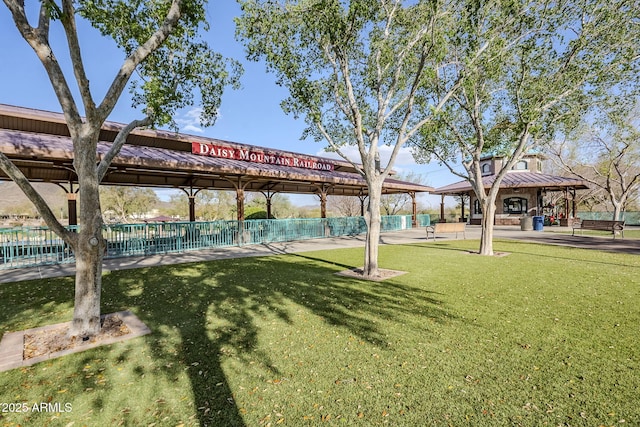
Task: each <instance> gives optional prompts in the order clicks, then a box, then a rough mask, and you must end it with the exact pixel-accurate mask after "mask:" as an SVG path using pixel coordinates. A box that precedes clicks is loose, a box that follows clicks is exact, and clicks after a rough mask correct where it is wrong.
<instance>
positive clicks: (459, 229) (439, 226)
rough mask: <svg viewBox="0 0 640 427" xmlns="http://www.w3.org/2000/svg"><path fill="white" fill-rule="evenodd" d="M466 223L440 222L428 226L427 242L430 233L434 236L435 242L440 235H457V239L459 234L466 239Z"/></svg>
mask: <svg viewBox="0 0 640 427" xmlns="http://www.w3.org/2000/svg"><path fill="white" fill-rule="evenodd" d="M466 226H467V224H466V223H464V222H438V223H435V224H433V225H428V226H427V240H429V233H431V234H433V240H436V234H438V233H456V239H457V238H458V233H462V236H463V237H464V238H465V239H466V238H467V236H466V234H465V227H466Z"/></svg>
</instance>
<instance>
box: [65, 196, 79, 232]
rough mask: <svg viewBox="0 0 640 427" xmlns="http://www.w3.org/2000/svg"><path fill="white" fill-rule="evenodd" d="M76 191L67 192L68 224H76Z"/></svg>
mask: <svg viewBox="0 0 640 427" xmlns="http://www.w3.org/2000/svg"><path fill="white" fill-rule="evenodd" d="M77 196H78V195H77V194H76V193H67V208H68V209H69V225H78V203H77V201H76V198H77Z"/></svg>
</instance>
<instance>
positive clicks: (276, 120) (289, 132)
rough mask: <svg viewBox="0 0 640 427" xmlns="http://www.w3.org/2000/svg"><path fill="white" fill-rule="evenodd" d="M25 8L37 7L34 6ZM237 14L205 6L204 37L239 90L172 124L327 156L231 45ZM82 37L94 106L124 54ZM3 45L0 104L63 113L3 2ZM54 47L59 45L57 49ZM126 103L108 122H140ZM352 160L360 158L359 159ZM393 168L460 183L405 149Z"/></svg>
mask: <svg viewBox="0 0 640 427" xmlns="http://www.w3.org/2000/svg"><path fill="white" fill-rule="evenodd" d="M30 3H32V4H33V3H35V4H39V2H30ZM239 14H240V8H239V6H238V4H237V3H236V2H235V1H234V0H216V1H212V2H210V4H209V11H208V18H209V22H210V24H211V29H210V31H209V33H208V34H207V35H206V39H207V41H208V42H209V43H210V45H211V46H212V48H213V49H214V50H216V51H218V52H220V53H221V54H223V55H224V56H227V57H231V58H235V59H236V60H238V61H240V62H242V63H243V66H244V70H245V72H244V74H243V76H242V80H241V81H242V88H241V89H239V90H231V89H228V90H227V91H226V92H225V94H224V96H223V99H222V106H221V108H220V116H219V118H218V120H217V122H216V124H215V126H213V127H211V128H204V129H202V128H200V127H199V126H198V124H197V122H195V121H193V120H192V119H190V116H189V114H188V112H184V114H182V115H181V117H177V118H176V119H177V120H179V122H180V123H181V126H182V127H181V131H182V132H183V133H187V134H194V135H202V136H207V137H212V138H219V139H226V140H229V141H234V142H241V143H247V144H252V145H258V146H263V147H270V148H276V149H283V150H290V151H294V152H298V153H306V154H314V155H326V154H323V149H324V145H323V144H321V143H316V142H314V141H311V140H305V141H301V140H300V136H301V134H302V130H303V128H304V121H303V120H295V119H294V118H293V117H291V116H287V115H285V113H284V112H283V111H282V109H281V108H280V101H281V100H282V99H284V98H285V97H286V96H287V91H286V89H283V88H281V87H278V86H277V85H276V84H275V76H274V75H273V74H268V73H267V72H266V68H265V65H264V64H263V63H255V62H249V61H247V60H246V59H245V54H244V49H243V46H242V45H241V43H239V42H237V41H236V40H235V24H234V22H233V18H234V17H235V16H237V15H239ZM57 27H58V26H57V25H55V28H54V27H52V34H51V43H52V45H53V46H54V52H55V53H56V54H57V57H58V60H59V61H60V62H63V63H64V62H68V61H67V58H66V56H65V53H66V49H61V48H63V47H64V45H63V44H62V43H63V41H64V39H63V37H62V34H61V30H60V29H59V28H57ZM80 31H81V34H80V37H81V43H82V48H83V57H84V60H85V64H86V65H87V73H88V75H89V79H90V81H91V85H92V90H93V94H94V97H95V99H96V100H97V101H99V100H101V99H102V96H103V94H104V92H105V90H106V88H107V86H108V84H109V83H110V82H111V80H112V78H113V76H114V75H115V73H116V71H117V69H118V68H119V67H120V65H121V63H122V60H123V59H124V55H123V53H122V52H120V51H119V50H118V49H117V48H116V47H115V45H114V44H113V43H112V42H110V40H109V39H105V38H102V37H101V36H100V34H99V33H98V32H97V31H95V30H93V29H92V28H91V27H89V26H88V25H86V24H82V25H80ZM0 40H1V45H2V54H1V55H2V62H1V63H2V65H0V82H2V83H1V85H2V89H1V90H0V103H4V104H10V105H18V106H23V107H27V108H37V109H43V110H49V111H56V112H60V111H61V109H60V105H59V103H58V101H57V99H56V97H55V95H54V92H53V89H52V88H51V84H50V82H49V80H48V77H47V75H46V73H45V71H44V69H43V67H42V65H41V64H40V62H39V61H38V59H37V57H36V55H35V53H34V52H33V51H32V50H31V48H30V47H29V45H28V44H27V43H26V42H25V41H24V40H23V39H22V38H21V37H20V35H19V34H18V30H17V29H16V28H15V25H14V23H13V21H12V19H11V15H10V13H9V11H8V9H7V8H6V6H4V4H3V5H2V6H0ZM56 46H59V48H58V49H57V50H56ZM72 83H73V82H70V84H72ZM130 105H131V101H130V98H129V96H128V92H126V91H125V93H124V94H123V97H122V98H121V99H120V101H119V102H118V105H117V107H116V109H115V110H114V111H113V113H112V115H111V116H110V117H109V120H112V121H116V122H122V123H126V122H129V121H131V120H132V119H134V118H139V117H140V114H139V113H136V111H135V110H133V109H132V108H131V107H130ZM385 148H387V147H383V150H384V149H385ZM354 154H355V151H354ZM383 154H384V151H383ZM352 158H353V159H354V160H356V159H357V157H356V156H353V157H352ZM394 169H396V170H397V171H399V172H401V173H402V172H408V171H414V172H416V173H418V174H421V175H423V177H424V183H425V184H427V185H431V186H433V187H440V186H443V185H447V184H450V183H452V182H456V181H459V178H457V177H456V176H454V175H452V174H451V173H450V172H449V171H448V170H446V168H445V167H443V166H439V165H438V164H436V163H432V164H428V165H417V164H416V163H415V161H414V160H413V157H412V156H411V154H410V152H409V150H404V152H403V153H402V154H401V156H399V157H398V159H397V160H396V164H395V166H394ZM163 194H164V195H166V194H167V193H166V192H164V193H163ZM290 198H291V199H292V201H294V203H297V204H315V203H317V201H316V200H315V199H314V198H312V197H311V196H290ZM421 202H422V204H424V205H427V206H429V205H430V206H431V207H433V208H437V207H438V205H439V202H440V197H439V196H423V197H421ZM448 202H449V203H451V202H453V201H448Z"/></svg>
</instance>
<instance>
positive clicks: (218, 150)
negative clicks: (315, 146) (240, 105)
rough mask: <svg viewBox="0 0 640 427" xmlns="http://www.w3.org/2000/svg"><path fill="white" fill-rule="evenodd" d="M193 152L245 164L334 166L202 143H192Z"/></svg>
mask: <svg viewBox="0 0 640 427" xmlns="http://www.w3.org/2000/svg"><path fill="white" fill-rule="evenodd" d="M191 152H192V153H193V154H198V155H200V156H210V157H220V158H223V159H231V160H243V161H245V162H253V163H266V164H270V165H278V166H291V167H294V168H303V169H314V170H321V171H332V170H333V164H332V163H328V162H325V161H319V160H312V159H307V158H304V157H293V156H285V155H278V154H267V153H263V152H261V151H253V150H250V149H247V148H233V147H224V146H219V145H213V144H204V143H201V142H192V143H191Z"/></svg>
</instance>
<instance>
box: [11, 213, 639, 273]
mask: <svg viewBox="0 0 640 427" xmlns="http://www.w3.org/2000/svg"><path fill="white" fill-rule="evenodd" d="M480 231H481V230H480V226H473V225H471V226H467V232H466V237H467V239H479V238H480ZM563 231H564V232H567V231H568V232H569V233H568V234H567V233H563ZM570 232H571V229H570V228H561V227H545V230H544V231H521V230H520V228H519V227H513V226H511V227H508V226H496V227H495V228H494V238H496V239H517V240H524V241H530V242H535V243H544V244H553V245H563V246H572V247H579V248H586V249H598V250H604V251H614V252H623V253H631V254H636V255H640V239H620V238H616V239H615V240H614V239H613V238H612V237H606V236H602V237H600V236H572V235H571V233H570ZM458 238H462V236H458ZM449 239H455V234H440V235H438V236H437V239H436V241H443V240H449ZM426 241H427V240H426V232H425V229H424V227H420V228H414V229H410V230H402V231H392V232H386V233H382V236H381V238H380V242H381V243H382V244H388V245H396V244H408V243H425V242H426ZM432 241H433V240H429V242H432ZM363 245H364V235H360V236H353V237H349V236H345V237H334V238H329V239H314V240H303V241H298V242H285V243H270V244H263V245H253V246H243V247H235V246H234V247H227V248H217V249H208V250H203V251H193V252H184V253H177V254H176V253H172V254H163V255H153V256H145V257H126V258H112V259H107V260H105V262H104V271H117V270H124V269H130V268H142V267H152V266H156V265H169V264H180V263H187V262H198V261H208V260H215V259H227V258H244V257H255V256H268V255H274V254H287V253H300V252H309V251H319V250H325V249H337V248H347V247H358V246H363ZM73 274H75V264H73V263H71V264H62V265H47V266H41V267H29V268H20V269H13V270H0V283H12V282H19V281H23V280H32V279H41V278H46V277H62V276H72V275H73Z"/></svg>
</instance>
